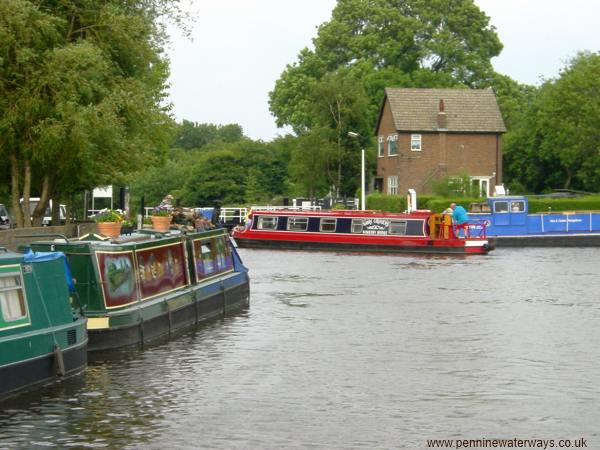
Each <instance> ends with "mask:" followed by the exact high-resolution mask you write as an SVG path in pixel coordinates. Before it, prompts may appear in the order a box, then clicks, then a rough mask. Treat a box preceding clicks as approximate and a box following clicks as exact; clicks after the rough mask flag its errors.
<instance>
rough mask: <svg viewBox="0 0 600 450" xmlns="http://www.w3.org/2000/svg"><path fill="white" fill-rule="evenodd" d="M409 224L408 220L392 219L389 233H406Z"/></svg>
mask: <svg viewBox="0 0 600 450" xmlns="http://www.w3.org/2000/svg"><path fill="white" fill-rule="evenodd" d="M407 224H408V222H407V221H406V220H391V221H390V227H389V231H388V234H393V235H405V234H406V227H407Z"/></svg>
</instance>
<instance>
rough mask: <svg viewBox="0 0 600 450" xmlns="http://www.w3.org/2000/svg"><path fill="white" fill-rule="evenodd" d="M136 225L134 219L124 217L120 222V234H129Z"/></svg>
mask: <svg viewBox="0 0 600 450" xmlns="http://www.w3.org/2000/svg"><path fill="white" fill-rule="evenodd" d="M135 227H136V221H135V220H129V219H125V220H123V222H122V223H121V234H131V233H133V230H134V229H135Z"/></svg>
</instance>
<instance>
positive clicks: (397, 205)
mask: <svg viewBox="0 0 600 450" xmlns="http://www.w3.org/2000/svg"><path fill="white" fill-rule="evenodd" d="M366 200H367V209H375V210H381V211H388V212H402V211H406V198H405V197H404V196H400V195H387V194H382V193H380V192H376V193H374V194H370V195H368V196H367V199H366Z"/></svg>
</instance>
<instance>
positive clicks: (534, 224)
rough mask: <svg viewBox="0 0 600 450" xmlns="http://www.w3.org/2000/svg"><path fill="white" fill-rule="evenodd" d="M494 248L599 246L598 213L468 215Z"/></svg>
mask: <svg viewBox="0 0 600 450" xmlns="http://www.w3.org/2000/svg"><path fill="white" fill-rule="evenodd" d="M469 217H470V218H471V219H472V220H480V221H486V223H487V236H488V237H489V238H492V239H494V240H495V242H496V244H497V245H498V246H566V247H569V246H600V213H597V212H579V213H546V214H527V213H525V212H507V213H493V214H492V213H490V214H484V213H471V214H469Z"/></svg>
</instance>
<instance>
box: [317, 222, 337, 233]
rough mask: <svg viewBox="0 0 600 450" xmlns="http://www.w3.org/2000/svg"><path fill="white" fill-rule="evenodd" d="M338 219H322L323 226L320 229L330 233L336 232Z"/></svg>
mask: <svg viewBox="0 0 600 450" xmlns="http://www.w3.org/2000/svg"><path fill="white" fill-rule="evenodd" d="M336 221H337V219H321V226H320V227H319V231H324V232H328V233H333V232H335V223H336Z"/></svg>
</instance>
